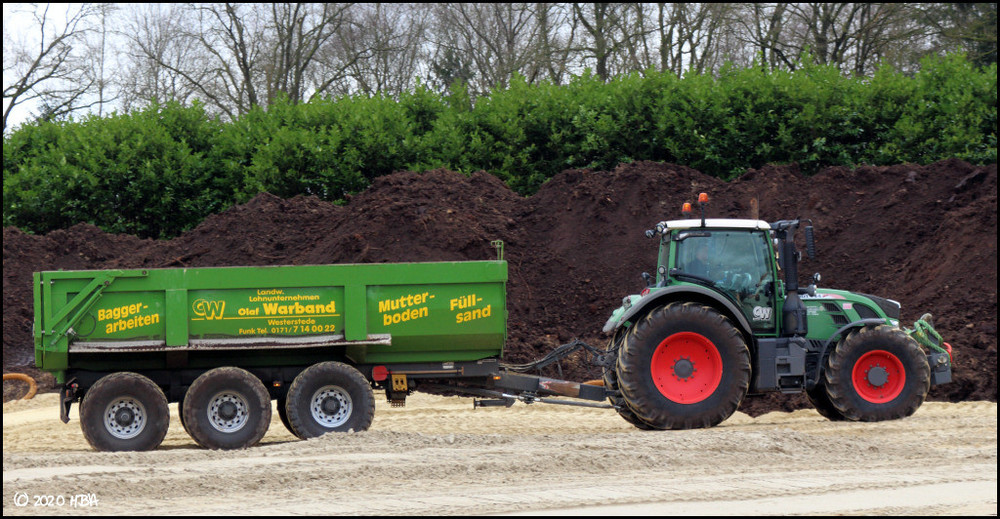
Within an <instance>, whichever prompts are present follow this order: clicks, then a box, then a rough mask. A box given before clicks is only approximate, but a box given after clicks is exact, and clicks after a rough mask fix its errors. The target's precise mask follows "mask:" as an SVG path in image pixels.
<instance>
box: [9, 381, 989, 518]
mask: <svg viewBox="0 0 1000 519" xmlns="http://www.w3.org/2000/svg"><path fill="white" fill-rule="evenodd" d="M170 407H171V412H172V413H173V416H172V419H171V424H170V431H169V433H168V434H167V438H166V440H165V441H164V443H163V445H162V446H161V447H160V449H158V450H157V451H154V452H145V453H99V452H94V451H92V450H91V449H90V447H89V446H88V445H87V442H86V441H85V440H84V438H83V435H82V433H81V432H80V428H79V421H78V415H77V414H76V412H77V408H76V407H75V406H74V408H73V413H72V414H71V418H72V421H71V422H70V423H69V424H68V425H63V424H62V422H60V421H59V419H58V416H59V414H58V410H57V404H56V395H54V394H45V395H40V396H38V397H36V399H34V400H32V401H21V402H11V403H7V404H4V406H3V515H4V516H7V515H20V514H117V515H143V514H171V515H181V514H203V515H204V514H208V515H220V514H227V515H230V514H239V515H262V514H323V515H333V514H335V515H429V514H435V515H441V514H447V515H452V514H482V515H485V514H517V513H528V514H540V513H545V514H547V515H632V514H642V515H654V514H655V515H707V514H712V515H743V516H745V515H772V514H788V515H798V514H804V515H815V514H824V515H828V514H835V515H925V514H929V515H986V514H992V515H996V513H997V405H996V403H992V402H967V403H960V404H946V403H936V402H930V403H925V404H924V405H923V407H921V409H920V410H919V411H917V413H916V414H915V415H914V416H912V417H910V418H907V419H904V420H897V421H892V422H882V423H875V424H868V423H836V422H829V421H827V420H825V419H824V418H822V417H820V416H819V415H818V414H817V413H815V412H814V411H811V410H803V411H796V412H793V413H770V414H767V415H764V416H760V417H758V418H750V417H748V416H747V415H743V414H740V413H737V414H736V415H734V416H733V417H732V418H730V419H729V420H727V421H726V422H724V423H723V424H721V425H720V426H718V427H715V428H712V429H707V430H693V431H674V432H646V431H640V430H638V429H635V428H633V427H632V426H630V425H629V424H627V423H626V422H625V421H624V420H622V419H620V418H619V417H618V416H617V415H616V414H615V413H614V412H613V411H609V410H602V409H586V408H576V407H569V406H555V405H544V404H534V405H530V406H529V405H525V404H516V405H515V406H514V407H513V408H510V409H504V408H499V409H497V408H489V409H476V410H473V409H472V401H471V400H469V399H464V398H457V397H451V398H448V397H437V396H429V395H422V394H417V395H413V396H411V397H410V398H409V399H408V401H407V405H406V407H405V408H390V407H389V406H388V405H386V404H384V402H382V401H380V402H379V405H378V409H377V411H376V414H375V422H374V424H373V426H372V428H371V430H369V431H367V432H363V433H347V434H339V435H327V436H325V437H322V438H319V439H315V440H309V441H299V440H296V439H295V438H294V437H293V436H292V435H291V434H290V433H289V432H287V431H286V430H285V429H284V427H283V426H282V425H281V422H280V421H279V420H278V417H277V413H275V414H274V418H273V422H272V423H271V427H270V430H269V431H268V433H267V436H265V438H264V441H263V442H262V444H261V445H259V446H257V447H254V448H251V449H247V450H243V451H230V452H221V451H208V450H203V449H200V448H198V447H197V446H195V445H194V443H193V441H192V440H190V439H189V438H188V437H187V436H186V434H185V433H184V430H183V428H182V427H181V425H180V422H179V421H178V418H177V415H176V412H177V409H176V404H171V406H170Z"/></svg>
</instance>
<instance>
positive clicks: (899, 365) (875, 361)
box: [824, 325, 930, 422]
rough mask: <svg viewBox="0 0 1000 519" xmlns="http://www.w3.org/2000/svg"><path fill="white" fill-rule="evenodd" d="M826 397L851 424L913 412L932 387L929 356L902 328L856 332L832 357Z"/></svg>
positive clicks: (887, 418) (829, 365)
mask: <svg viewBox="0 0 1000 519" xmlns="http://www.w3.org/2000/svg"><path fill="white" fill-rule="evenodd" d="M824 377H825V380H826V393H827V395H828V397H829V399H830V402H831V403H832V404H833V406H834V407H835V408H836V409H837V410H838V411H839V412H840V413H841V414H843V415H844V417H845V418H847V419H848V420H854V421H863V422H877V421H882V420H895V419H897V418H903V417H906V416H910V415H911V414H913V413H914V412H915V411H916V410H917V408H918V407H920V404H922V403H923V402H924V398H926V397H927V391H928V390H929V389H930V367H929V366H928V364H927V356H926V355H925V354H924V352H923V350H921V349H920V346H919V345H917V343H916V341H914V340H913V339H912V338H910V337H909V336H908V335H906V333H905V332H903V331H902V330H900V329H899V328H893V327H890V326H886V325H881V326H876V327H874V328H861V329H859V330H856V331H853V332H851V333H850V334H849V335H848V336H847V337H846V338H845V339H844V340H842V341H840V343H839V344H838V345H837V347H836V348H835V349H834V350H833V353H831V354H830V361H829V363H828V364H827V369H826V371H825V373H824Z"/></svg>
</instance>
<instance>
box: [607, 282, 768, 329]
mask: <svg viewBox="0 0 1000 519" xmlns="http://www.w3.org/2000/svg"><path fill="white" fill-rule="evenodd" d="M685 294H693V295H695V296H696V298H695V299H694V300H695V301H703V300H706V299H707V300H709V301H710V305H711V306H714V307H715V308H716V309H717V310H719V311H720V312H722V313H723V314H724V315H725V316H726V317H729V318H730V319H734V320H736V322H737V326H738V327H739V329H740V332H742V333H743V334H744V335H745V336H747V337H748V338H749V337H752V336H753V332H751V331H750V322H749V321H747V318H746V317H745V316H744V315H743V312H741V311H740V310H739V308H737V307H736V305H734V304H733V303H732V302H731V301H729V300H728V299H726V298H724V297H722V296H720V295H719V294H718V293H717V292H715V291H713V290H709V289H707V288H703V287H700V286H696V285H683V286H674V287H666V288H662V289H660V290H657V291H655V292H650V293H649V294H647V295H646V296H645V297H643V298H642V299H640V300H638V301H636V302H635V303H634V304H633V305H632V307H631V308H629V309H628V310H626V311H625V313H624V314H622V316H621V318H620V319H618V322H617V323H614V324H613V326H608V325H611V324H612V323H610V322H609V323H608V325H606V326H605V328H604V331H605V332H608V333H614V331H615V330H617V329H618V328H620V327H621V325H622V324H624V323H626V322H628V321H630V320H631V319H632V318H633V317H635V316H637V315H642V314H645V313H646V312H648V311H650V310H652V309H653V308H656V307H657V306H660V305H661V304H663V302H664V301H667V300H671V301H676V300H680V299H684V298H683V297H678V296H684V295H685Z"/></svg>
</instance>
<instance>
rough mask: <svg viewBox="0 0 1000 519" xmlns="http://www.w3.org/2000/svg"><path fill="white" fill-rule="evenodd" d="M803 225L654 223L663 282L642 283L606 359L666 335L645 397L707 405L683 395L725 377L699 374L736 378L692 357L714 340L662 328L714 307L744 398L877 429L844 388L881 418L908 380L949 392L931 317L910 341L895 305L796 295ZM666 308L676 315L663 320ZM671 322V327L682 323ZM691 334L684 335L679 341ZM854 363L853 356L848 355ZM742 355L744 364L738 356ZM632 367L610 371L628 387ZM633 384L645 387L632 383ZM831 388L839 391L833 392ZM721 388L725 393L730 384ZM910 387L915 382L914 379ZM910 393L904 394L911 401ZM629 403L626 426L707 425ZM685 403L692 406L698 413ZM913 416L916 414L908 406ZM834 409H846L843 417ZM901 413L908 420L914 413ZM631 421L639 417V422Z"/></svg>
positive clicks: (654, 350) (715, 361)
mask: <svg viewBox="0 0 1000 519" xmlns="http://www.w3.org/2000/svg"><path fill="white" fill-rule="evenodd" d="M798 225H799V221H798V220H791V221H780V222H775V223H773V224H769V223H767V222H764V221H760V220H744V219H704V218H702V219H688V220H673V221H665V222H661V223H659V224H657V226H656V228H655V229H654V230H650V231H647V233H646V235H647V236H648V237H650V238H654V237H655V238H657V239H658V240H659V257H658V263H657V269H656V276H655V278H654V277H653V276H650V275H648V274H646V273H643V278H644V279H645V280H646V283H647V287H646V288H645V289H644V290H643V291H642V293H641V294H635V295H629V296H627V297H625V298H624V299H623V301H622V306H620V307H619V308H617V309H616V310H615V311H614V312H613V314H612V315H611V317H610V319H608V321H607V323H606V324H605V326H604V332H606V333H608V334H610V335H611V336H612V339H611V345H610V346H609V350H610V351H611V352H613V353H614V354H615V355H617V356H618V357H619V358H620V357H621V356H622V355H623V352H624V351H625V349H626V348H627V345H628V343H629V341H626V340H625V339H626V336H630V335H631V336H635V340H639V339H642V340H646V339H645V338H646V336H648V335H651V334H654V335H655V334H657V333H660V334H664V335H665V334H666V333H667V332H659V331H657V329H664V330H666V329H669V330H671V331H670V332H669V333H672V334H673V333H677V334H679V335H672V337H674V338H673V339H670V338H667V337H659V338H654V342H655V340H659V339H662V343H660V344H659V345H658V346H657V345H656V344H653V345H652V346H649V347H648V350H649V351H647V352H646V353H645V356H646V360H645V362H647V363H649V362H651V363H652V366H653V367H652V368H651V369H652V378H653V381H647V382H646V383H647V384H648V385H649V387H650V388H654V386H655V388H654V389H650V391H652V392H653V393H656V392H657V391H658V392H659V393H661V395H656V396H657V398H659V397H660V396H664V397H666V398H667V400H668V401H670V402H673V401H674V400H676V401H680V402H685V401H686V400H694V401H698V402H700V400H697V398H701V397H691V396H690V391H691V389H687V388H688V386H692V385H697V384H701V386H699V388H698V391H706V392H707V391H709V390H711V389H713V388H715V387H717V386H718V384H720V382H718V380H719V378H720V377H721V375H718V374H716V375H713V376H715V377H716V378H715V379H711V380H707V381H703V382H698V380H699V378H698V377H699V376H700V375H699V374H698V373H699V372H698V369H697V368H698V367H699V366H703V367H709V368H712V367H713V365H715V366H714V367H715V369H716V371H723V370H724V369H725V370H730V369H731V366H730V364H731V363H730V362H729V361H726V360H725V359H720V358H719V356H718V353H713V354H712V355H714V356H706V357H697V356H696V355H700V354H699V353H697V351H696V350H698V348H696V347H695V343H697V341H698V340H701V341H702V342H703V343H704V344H705V345H707V348H708V349H712V344H711V341H708V340H704V338H702V337H701V335H691V333H689V332H683V326H681V325H678V324H677V323H667V322H666V321H665V320H667V319H668V317H666V316H665V315H666V314H670V315H675V316H680V315H681V314H682V313H681V312H679V310H678V308H679V305H688V306H690V305H697V306H700V307H703V308H707V310H706V311H709V312H711V313H712V315H721V316H722V317H723V318H724V319H723V320H724V321H726V322H727V323H730V324H732V326H733V327H735V328H736V330H738V332H739V334H740V335H741V336H742V342H743V343H745V345H746V350H747V353H748V355H749V359H748V360H749V364H750V368H751V369H750V373H751V375H750V377H749V380H748V384H747V385H748V387H746V388H744V389H743V391H744V392H748V393H751V394H753V393H764V392H771V391H781V392H786V393H795V392H802V391H806V392H808V393H809V396H810V400H813V401H814V404H816V405H817V408H818V409H819V408H821V407H823V408H824V409H822V410H821V412H822V413H824V415H827V416H831V417H832V418H833V419H844V418H848V419H861V420H870V419H881V418H877V417H874V416H875V415H873V414H871V413H869V414H864V412H862V413H860V414H859V413H857V412H854V411H855V410H854V409H853V408H852V404H850V403H845V402H846V400H847V397H845V396H843V395H842V394H841V393H843V392H844V391H841V390H840V387H839V386H838V384H840V385H845V384H846V385H847V386H851V387H853V388H854V389H855V390H856V391H854V393H852V398H855V400H857V399H858V398H860V400H858V401H859V402H862V404H863V405H860V404H859V405H858V406H855V407H863V408H865V409H867V408H866V407H865V406H867V405H868V404H873V406H874V407H878V406H883V407H886V406H890V405H892V404H890V403H888V401H893V400H894V399H895V400H901V399H904V397H900V396H899V395H900V394H904V393H906V391H903V389H902V386H901V385H899V387H896V386H894V385H893V384H897V382H898V384H905V382H903V381H905V380H906V377H907V376H910V378H911V379H915V378H927V379H929V380H928V382H929V383H930V384H939V383H945V382H948V381H950V380H951V359H950V346H948V345H947V344H946V343H943V341H941V337H940V335H938V334H937V332H936V331H934V330H933V327H932V326H930V324H929V315H925V318H922V319H921V321H918V323H917V324H916V325H915V329H914V330H905V331H904V330H902V329H900V305H899V303H898V302H896V301H893V300H891V299H885V298H882V297H876V296H872V295H868V294H860V293H854V292H849V291H844V290H832V289H822V288H817V287H816V286H815V283H814V284H812V285H810V286H808V287H799V286H798V282H797V277H798V275H797V264H798V260H799V253H798V251H796V249H795V244H794V241H793V237H794V233H795V231H796V229H797V227H798ZM806 239H807V249H808V252H809V255H810V257H812V256H813V255H814V254H815V247H814V245H813V238H812V228H811V226H810V227H807V228H806ZM818 279H819V276H818V275H816V276H815V277H814V280H815V281H818ZM670 308H673V310H670V311H667V310H665V309H670ZM654 314H655V315H654ZM659 314H664V315H659ZM672 319H675V320H676V319H678V317H672ZM647 321H649V322H647ZM640 323H644V324H643V326H644V327H646V328H648V329H645V328H644V329H637V328H639V324H640ZM678 326H680V328H678ZM657 327H659V328H657ZM709 328H710V326H709ZM875 329H878V330H880V331H879V333H880V334H882V335H885V336H886V337H889V339H884V341H885V342H887V343H888V344H889V345H888V346H886V347H885V348H884V349H883V348H882V347H881V346H879V343H878V342H877V340H876V338H875V337H874V335H873V332H872V330H875ZM678 330H681V331H678ZM684 333H688V335H689V336H685V335H683V334H684ZM698 333H699V334H700V333H701V332H698ZM852 336H857V337H858V338H856V339H853V340H852V341H853V342H864V345H862V346H856V347H855V346H852V344H853V343H852V344H848V345H847V346H844V347H843V348H846V349H850V348H855V349H857V350H858V351H857V352H853V351H852V352H849V353H850V356H851V360H850V362H852V364H851V366H848V367H846V368H844V367H838V369H840V370H841V371H842V373H833V369H832V368H831V363H832V362H834V363H835V362H842V361H841V360H840V358H839V357H838V356H836V355H834V356H833V357H832V358H831V355H832V354H833V353H834V352H835V351H836V350H837V348H838V346H839V345H841V344H843V343H845V342H847V339H848V338H849V337H852ZM678 337H679V338H678ZM692 338H693V339H692ZM682 339H684V340H682ZM692 340H694V342H692ZM685 341H686V342H685ZM897 343H899V344H898V345H897ZM917 344H920V345H921V346H924V347H925V348H927V350H928V351H926V352H923V355H926V359H927V364H926V368H921V369H926V371H927V373H926V374H921V373H922V372H921V373H916V374H914V373H909V372H908V371H907V370H908V369H909V367H908V364H907V362H909V360H905V359H909V357H914V358H916V360H914V361H913V362H914V363H916V364H919V363H920V362H922V361H921V359H919V358H917V356H916V355H910V352H912V351H913V350H914V349H915V350H917V351H922V350H920V349H919V347H918V346H917ZM890 346H891V347H890ZM699 347H700V345H699ZM670 348H673V349H672V350H671V351H673V352H676V353H672V354H669V355H670V358H669V359H667V358H664V359H663V360H662V361H661V362H662V366H665V367H662V368H659V369H658V368H657V367H656V365H657V364H656V363H657V358H658V355H660V354H661V353H663V352H664V351H665V350H669V349H670ZM893 348H898V349H901V350H906V352H907V353H905V354H904V353H894V352H892V353H886V351H884V350H892V349H893ZM946 348H947V350H946ZM702 349H704V348H702ZM862 350H863V351H862ZM693 352H694V353H693ZM872 352H875V353H872ZM879 352H881V353H879ZM847 354H848V352H845V353H844V355H847ZM664 355H667V354H664ZM633 356H634V355H633ZM736 356H737V357H739V355H738V354H737V355H736ZM699 358H700V359H701V361H700V364H699V360H698V359H699ZM900 359H904V360H900ZM626 364H627V363H626V362H624V361H620V362H619V363H618V364H616V365H614V367H616V369H617V377H621V376H622V375H621V374H622V372H625V373H626V374H627V373H628V372H629V369H630V368H629V366H627V365H626ZM838 366H840V364H838ZM632 371H637V370H632ZM639 371H641V370H639ZM707 371H711V369H709V370H707ZM827 372H829V373H827ZM627 376H632V377H633V378H634V377H638V375H635V374H633V375H627ZM705 376H709V375H705ZM837 377H840V378H839V379H837ZM647 378H648V372H647ZM830 379H836V380H833V381H832V382H831V380H830ZM606 381H607V382H609V383H611V384H612V385H614V386H617V384H618V381H617V380H616V373H615V372H612V373H611V375H610V380H609V376H606ZM635 383H636V384H638V382H635ZM722 383H725V379H723V380H722ZM831 383H832V384H833V386H836V387H835V388H834V389H832V390H831V389H828V386H830V385H831ZM909 383H910V384H914V383H916V382H915V381H914V380H910V381H909ZM702 386H703V387H702ZM706 388H708V389H706ZM908 388H909V386H907V391H909V389H908ZM626 389H627V388H625V387H623V392H626V393H627V391H625V390H626ZM636 391H639V390H638V389H637V390H636ZM734 391H737V392H738V390H734ZM831 391H833V392H835V393H836V392H837V391H841V393H837V394H835V395H833V396H834V401H835V403H836V405H834V404H831V402H830V400H829V397H828V395H827V393H829V392H831ZM912 392H913V393H919V398H918V397H917V396H914V397H913V399H914V400H919V401H922V400H923V397H924V395H925V394H926V389H925V390H923V392H921V391H920V390H919V388H918V389H914V390H913V391H912ZM855 393H856V394H855ZM897 397H898V398H897ZM706 398H707V397H706ZM739 399H742V397H739ZM625 400H626V401H627V400H628V398H625ZM882 400H886V402H883V401H882ZM865 402H867V403H865ZM625 403H627V402H618V404H619V405H620V406H621V407H623V408H624V409H625V411H624V413H623V416H625V417H626V418H627V419H629V420H630V421H633V423H636V422H639V423H642V424H644V425H651V426H653V427H656V428H688V427H691V426H694V427H697V426H701V425H699V422H697V420H702V419H703V418H701V417H699V418H698V419H697V420H695V421H693V422H691V421H689V422H673V421H670V420H665V421H663V423H657V421H656V420H653V419H651V418H650V416H652V414H651V412H647V413H645V414H643V412H644V411H646V410H644V409H634V408H635V407H639V406H636V405H633V406H631V407H630V406H627V405H625ZM686 403H688V404H689V406H688V407H691V405H692V402H686ZM661 404H662V402H661ZM906 405H907V406H910V407H912V403H908V404H906ZM917 405H919V403H917ZM837 406H840V407H843V408H844V409H838V408H837ZM682 409H688V408H685V407H682ZM880 409H881V408H880ZM913 409H915V407H914V408H913ZM905 411H906V412H907V413H908V412H912V410H909V409H907V410H905ZM620 412H621V411H620ZM722 414H724V413H722ZM722 414H720V415H719V416H718V417H714V418H704V419H705V420H707V422H712V421H715V422H717V421H721V420H718V418H719V417H721V419H724V416H722ZM635 415H639V418H637V417H636V416H635ZM725 416H728V415H725ZM879 416H881V415H879ZM893 417H897V416H893ZM709 425H711V423H709Z"/></svg>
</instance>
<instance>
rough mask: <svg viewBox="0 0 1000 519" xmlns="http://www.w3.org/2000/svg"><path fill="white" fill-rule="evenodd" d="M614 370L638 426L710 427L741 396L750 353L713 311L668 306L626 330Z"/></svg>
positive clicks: (745, 387)
mask: <svg viewBox="0 0 1000 519" xmlns="http://www.w3.org/2000/svg"><path fill="white" fill-rule="evenodd" d="M617 370H618V381H619V384H620V385H621V389H622V396H623V397H624V399H625V402H626V403H627V404H628V406H629V407H630V408H631V409H632V411H633V412H634V413H635V415H636V416H637V417H638V418H639V419H640V420H642V421H643V422H645V423H647V424H649V425H651V426H653V427H655V428H659V429H695V428H700V427H712V426H715V425H718V424H719V423H721V422H722V421H723V420H725V419H726V418H729V417H730V416H731V415H732V414H733V413H734V412H736V409H737V408H738V407H739V405H740V403H741V402H742V401H743V397H744V396H746V393H747V390H748V389H749V387H750V352H749V351H748V350H747V346H746V343H745V342H744V339H743V335H742V334H741V333H740V332H739V330H737V329H736V327H735V326H733V324H732V323H731V322H730V321H729V319H728V318H726V317H725V316H724V315H722V314H721V313H719V312H718V311H716V310H715V309H714V308H711V307H708V306H704V305H701V304H697V303H671V304H668V305H666V306H663V307H660V308H657V309H655V310H653V311H652V312H650V313H649V314H647V315H646V316H645V317H644V318H642V319H641V320H640V321H639V322H638V323H637V324H636V325H635V326H633V327H632V329H631V330H629V332H628V334H627V335H626V336H625V343H624V345H623V347H622V349H621V351H620V353H619V356H618V365H617Z"/></svg>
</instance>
